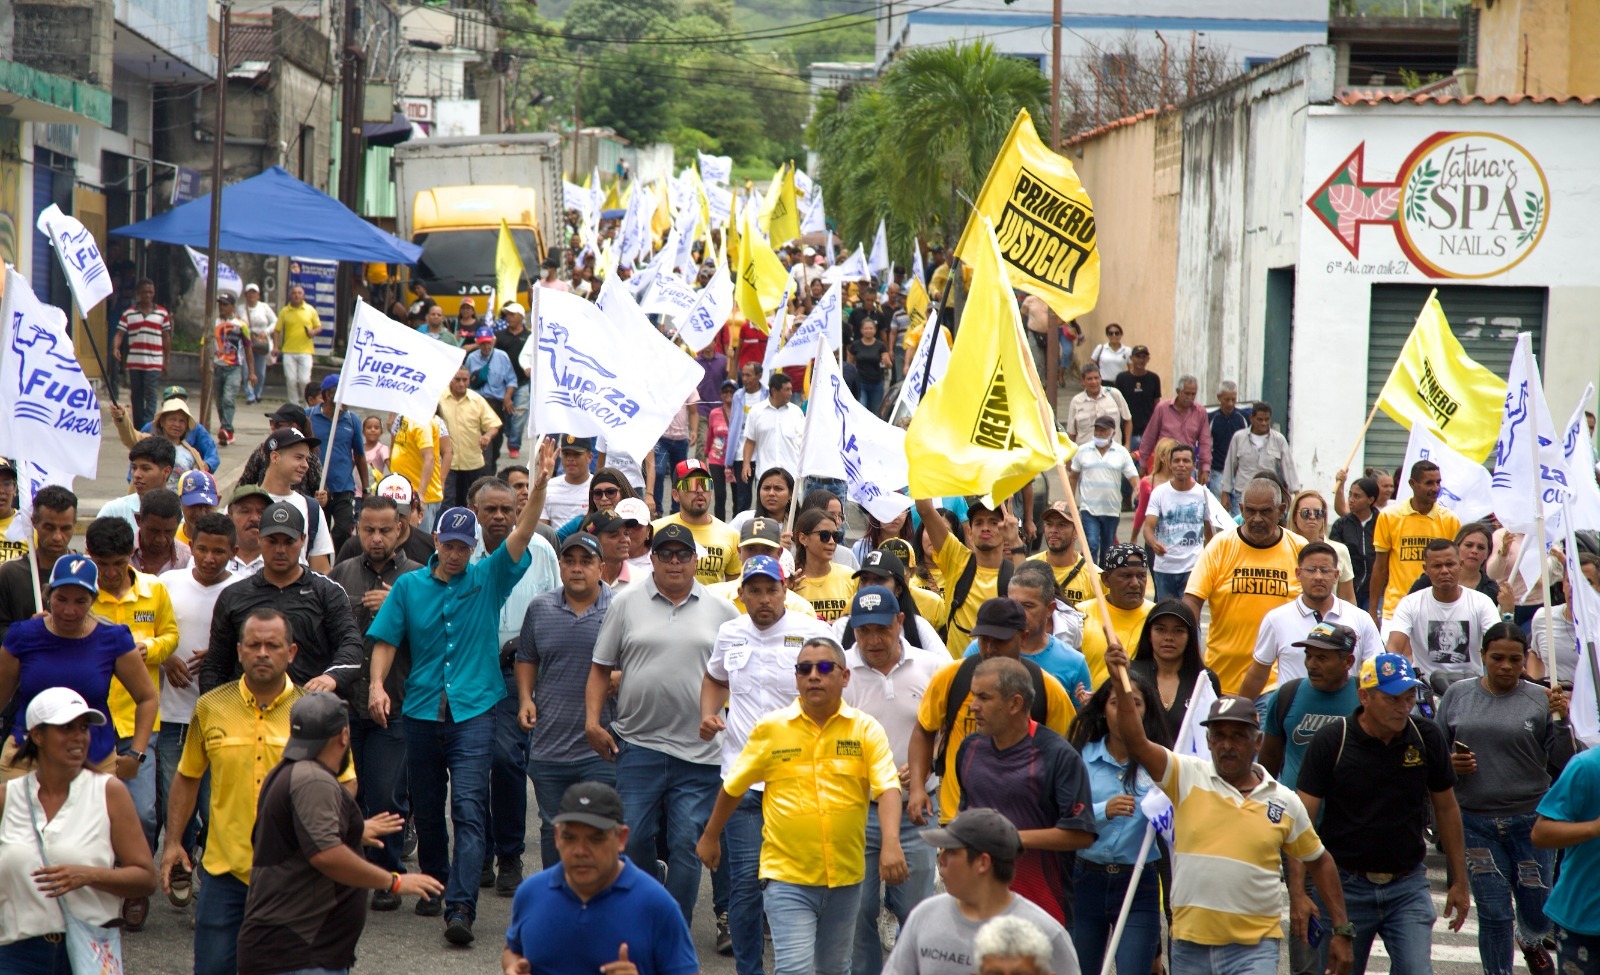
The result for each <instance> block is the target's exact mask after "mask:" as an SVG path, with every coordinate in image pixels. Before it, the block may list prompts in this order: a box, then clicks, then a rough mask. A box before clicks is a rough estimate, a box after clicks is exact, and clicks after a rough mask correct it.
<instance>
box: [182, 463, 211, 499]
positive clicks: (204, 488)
mask: <svg viewBox="0 0 1600 975" xmlns="http://www.w3.org/2000/svg"><path fill="white" fill-rule="evenodd" d="M178 500H179V501H180V502H181V503H183V504H186V505H189V504H216V503H217V479H216V478H214V477H212V476H211V475H210V474H207V473H206V472H205V471H189V472H188V473H186V474H184V475H183V477H181V478H179V479H178Z"/></svg>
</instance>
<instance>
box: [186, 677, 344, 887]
mask: <svg viewBox="0 0 1600 975" xmlns="http://www.w3.org/2000/svg"><path fill="white" fill-rule="evenodd" d="M304 694H305V690H304V689H303V688H300V687H298V686H296V685H295V683H294V682H293V681H291V680H290V679H289V677H288V675H284V678H283V690H282V691H281V692H279V694H278V696H277V697H276V698H273V700H272V703H271V704H269V705H267V706H266V707H265V708H263V707H260V706H259V705H258V704H257V703H256V696H255V695H254V694H253V693H251V691H250V688H249V686H248V685H246V684H245V682H244V678H242V677H241V678H240V679H239V680H238V681H236V682H233V683H229V684H224V685H222V686H221V687H218V688H214V689H212V690H210V691H208V692H206V693H204V694H202V695H200V698H199V700H197V701H195V703H194V717H192V718H190V719H189V736H188V738H187V739H185V741H184V743H183V757H182V758H180V759H179V760H178V772H179V774H181V775H184V776H186V777H188V778H191V779H198V778H200V777H201V776H202V775H204V774H205V773H206V770H207V769H210V770H211V807H210V808H209V809H208V810H206V821H207V823H208V824H209V825H208V827H207V833H208V834H209V835H210V837H211V839H210V840H208V841H207V842H206V855H205V860H204V864H205V869H206V872H207V873H209V874H211V875H212V876H214V877H220V876H222V875H223V874H225V873H231V874H233V875H234V876H235V877H236V878H238V880H239V882H240V883H245V884H248V883H249V882H250V864H251V861H252V860H254V859H255V844H254V841H253V839H252V837H254V836H255V831H256V800H257V798H258V797H259V796H260V794H261V783H262V782H264V781H265V780H266V778H267V773H268V772H271V771H272V770H273V768H274V767H275V766H277V764H278V762H280V761H282V759H283V746H284V745H286V744H288V742H289V709H290V708H291V707H293V706H294V702H295V701H297V700H299V699H300V697H301V696H302V695H304ZM355 777H356V772H355V766H354V765H351V766H350V767H349V768H347V769H345V770H344V772H343V774H341V775H340V776H339V781H341V782H349V781H351V780H353V779H354V778H355Z"/></svg>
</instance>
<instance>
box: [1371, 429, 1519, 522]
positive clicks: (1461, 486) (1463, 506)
mask: <svg viewBox="0 0 1600 975" xmlns="http://www.w3.org/2000/svg"><path fill="white" fill-rule="evenodd" d="M1421 460H1431V461H1433V462H1434V463H1435V464H1438V465H1439V503H1440V504H1442V505H1444V506H1445V507H1446V508H1449V509H1450V510H1451V511H1453V512H1455V515H1456V517H1457V518H1460V519H1461V523H1462V524H1463V525H1464V524H1466V523H1467V522H1469V521H1479V520H1482V519H1483V518H1487V517H1488V516H1489V515H1491V514H1493V513H1494V492H1493V491H1492V490H1491V488H1490V481H1489V469H1488V468H1487V467H1484V466H1483V465H1482V464H1478V463H1474V462H1473V460H1472V458H1470V457H1465V456H1463V455H1461V454H1459V453H1457V452H1456V451H1455V450H1454V449H1453V448H1451V447H1450V445H1449V444H1447V443H1445V442H1444V441H1443V440H1441V439H1439V435H1438V434H1436V433H1434V432H1433V431H1432V430H1430V429H1428V427H1427V425H1426V424H1423V423H1413V424H1412V425H1411V439H1410V440H1408V441H1407V442H1406V459H1405V463H1404V464H1402V465H1401V466H1400V469H1401V470H1402V471H1406V472H1409V471H1410V470H1411V466H1412V465H1413V464H1415V463H1417V462H1418V461H1421ZM1410 497H1411V481H1410V479H1409V478H1408V479H1407V480H1406V482H1405V483H1404V484H1397V485H1395V490H1394V500H1396V501H1406V500H1408V499H1409V498H1410Z"/></svg>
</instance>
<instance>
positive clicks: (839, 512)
mask: <svg viewBox="0 0 1600 975" xmlns="http://www.w3.org/2000/svg"><path fill="white" fill-rule="evenodd" d="M813 508H817V509H820V510H822V511H826V512H827V513H828V517H830V518H832V519H833V520H834V523H835V524H837V525H838V526H839V530H840V532H841V533H842V532H844V530H845V528H846V527H847V523H846V522H845V520H844V500H843V499H842V498H840V497H839V496H838V495H837V494H834V493H833V492H832V491H829V490H828V489H827V488H814V489H812V490H810V491H807V492H806V493H805V496H804V497H802V498H801V499H800V512H799V513H800V514H803V513H805V512H807V511H810V510H811V509H813ZM796 517H797V518H798V517H799V514H796ZM833 560H834V561H835V562H837V563H839V564H840V565H842V566H844V567H845V568H847V569H849V570H850V571H852V572H854V571H855V570H856V569H859V568H861V563H860V562H859V561H858V560H857V559H856V555H855V553H854V552H852V551H851V550H850V549H849V548H847V547H846V546H845V545H844V538H843V537H841V538H840V539H839V544H838V545H835V546H834V547H833Z"/></svg>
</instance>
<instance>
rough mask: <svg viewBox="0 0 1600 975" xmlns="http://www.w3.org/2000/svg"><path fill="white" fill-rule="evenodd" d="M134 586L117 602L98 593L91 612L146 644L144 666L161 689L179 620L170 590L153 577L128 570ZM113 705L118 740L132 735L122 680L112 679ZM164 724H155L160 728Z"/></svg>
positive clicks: (175, 644) (130, 699)
mask: <svg viewBox="0 0 1600 975" xmlns="http://www.w3.org/2000/svg"><path fill="white" fill-rule="evenodd" d="M128 572H129V573H131V574H132V575H133V585H131V586H129V587H128V591H127V592H125V593H123V594H122V598H121V599H118V598H116V597H114V596H112V595H111V594H110V593H108V592H106V591H105V590H104V589H101V590H100V591H99V592H97V593H95V597H94V606H93V607H91V608H90V610H89V611H90V612H91V613H93V614H94V615H95V616H98V617H99V618H100V619H103V620H105V621H106V622H107V623H114V624H121V625H123V626H126V627H127V628H128V631H129V632H131V633H132V634H133V642H134V643H138V642H139V641H140V640H143V641H145V643H146V646H145V652H144V665H145V669H146V670H148V671H150V683H151V684H152V685H154V686H155V687H157V688H160V687H161V662H162V661H163V660H165V659H167V658H168V657H170V656H172V651H174V650H176V649H178V620H177V617H175V616H173V615H172V599H171V597H169V596H168V595H167V587H166V586H163V585H162V584H161V583H160V581H158V580H157V579H156V577H155V576H153V575H147V574H145V573H143V572H140V571H139V570H137V569H129V570H128ZM106 703H108V704H110V705H111V723H112V724H113V725H115V726H116V729H117V737H118V738H130V737H132V736H133V712H134V704H133V696H132V695H131V694H129V693H128V690H127V688H125V687H123V686H122V681H120V680H117V679H116V678H115V677H113V678H111V695H110V697H108V698H107V699H106ZM160 726H161V723H160V722H159V721H157V722H156V725H155V727H157V728H159V727H160Z"/></svg>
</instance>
